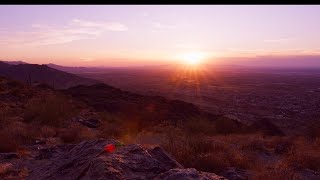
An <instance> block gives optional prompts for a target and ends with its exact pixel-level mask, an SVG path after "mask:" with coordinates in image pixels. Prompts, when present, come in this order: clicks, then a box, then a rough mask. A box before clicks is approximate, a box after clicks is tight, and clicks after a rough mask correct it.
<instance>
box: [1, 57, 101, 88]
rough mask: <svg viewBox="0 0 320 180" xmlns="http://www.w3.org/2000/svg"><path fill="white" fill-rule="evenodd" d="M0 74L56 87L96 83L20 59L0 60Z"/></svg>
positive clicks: (26, 81)
mask: <svg viewBox="0 0 320 180" xmlns="http://www.w3.org/2000/svg"><path fill="white" fill-rule="evenodd" d="M0 75H2V76H6V77H9V78H12V79H15V80H19V81H22V82H25V83H28V84H32V83H44V84H47V85H49V86H51V87H54V88H56V89H66V88H70V87H73V86H77V85H91V84H95V83H98V81H96V80H92V79H88V78H83V77H79V76H76V75H74V74H70V73H67V72H63V71H60V70H57V69H54V68H51V67H49V66H47V65H38V64H27V63H24V62H22V61H14V62H10V63H6V62H0Z"/></svg>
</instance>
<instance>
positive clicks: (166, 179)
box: [154, 168, 226, 180]
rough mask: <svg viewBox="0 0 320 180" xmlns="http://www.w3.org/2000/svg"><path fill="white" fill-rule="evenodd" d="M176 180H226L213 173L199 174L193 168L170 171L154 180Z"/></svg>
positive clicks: (199, 172)
mask: <svg viewBox="0 0 320 180" xmlns="http://www.w3.org/2000/svg"><path fill="white" fill-rule="evenodd" d="M176 179H181V180H182V179H184V180H189V179H190V180H191V179H192V180H210V179H216V180H218V179H219V180H220V179H221V180H223V179H226V178H224V177H222V176H218V175H216V174H214V173H207V172H201V171H197V170H196V169H194V168H188V169H177V168H176V169H170V170H169V171H167V172H164V173H161V174H160V175H158V176H157V177H156V178H154V180H176Z"/></svg>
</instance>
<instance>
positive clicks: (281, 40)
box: [264, 38, 294, 43]
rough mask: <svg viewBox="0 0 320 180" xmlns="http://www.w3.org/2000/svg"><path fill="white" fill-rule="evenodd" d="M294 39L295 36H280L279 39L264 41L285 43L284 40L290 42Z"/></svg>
mask: <svg viewBox="0 0 320 180" xmlns="http://www.w3.org/2000/svg"><path fill="white" fill-rule="evenodd" d="M292 40H294V38H279V39H267V40H264V42H267V43H283V42H289V41H292Z"/></svg>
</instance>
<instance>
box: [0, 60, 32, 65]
mask: <svg viewBox="0 0 320 180" xmlns="http://www.w3.org/2000/svg"><path fill="white" fill-rule="evenodd" d="M0 62H1V61H0ZM2 62H4V63H7V64H11V65H18V64H28V63H26V62H23V61H2Z"/></svg>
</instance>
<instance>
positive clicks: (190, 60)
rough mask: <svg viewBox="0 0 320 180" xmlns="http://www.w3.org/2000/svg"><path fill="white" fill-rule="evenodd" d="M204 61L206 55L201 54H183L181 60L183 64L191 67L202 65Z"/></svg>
mask: <svg viewBox="0 0 320 180" xmlns="http://www.w3.org/2000/svg"><path fill="white" fill-rule="evenodd" d="M203 59H204V55H203V54H202V53H199V52H192V53H186V54H183V55H182V57H181V60H182V61H183V63H184V64H187V65H190V66H197V65H200V64H201V63H202V61H203Z"/></svg>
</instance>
